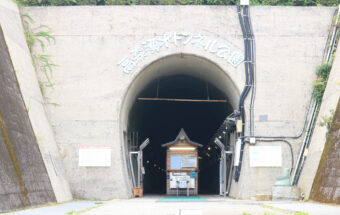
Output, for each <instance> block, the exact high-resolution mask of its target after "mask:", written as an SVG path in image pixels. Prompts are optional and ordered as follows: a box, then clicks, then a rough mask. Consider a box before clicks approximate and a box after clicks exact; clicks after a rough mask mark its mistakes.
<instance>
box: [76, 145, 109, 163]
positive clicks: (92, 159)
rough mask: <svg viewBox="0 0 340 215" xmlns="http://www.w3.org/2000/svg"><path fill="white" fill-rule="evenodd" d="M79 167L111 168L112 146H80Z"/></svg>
mask: <svg viewBox="0 0 340 215" xmlns="http://www.w3.org/2000/svg"><path fill="white" fill-rule="evenodd" d="M78 165H79V166H89V167H95V166H98V167H108V166H111V146H79V163H78Z"/></svg>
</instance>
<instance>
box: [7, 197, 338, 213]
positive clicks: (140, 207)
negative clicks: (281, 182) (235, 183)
mask: <svg viewBox="0 0 340 215" xmlns="http://www.w3.org/2000/svg"><path fill="white" fill-rule="evenodd" d="M203 197H206V198H207V199H208V201H207V202H156V201H157V199H159V198H160V196H147V197H144V198H136V199H124V200H120V199H116V200H111V201H106V202H103V204H96V203H98V202H94V201H75V202H70V203H66V204H61V205H55V206H47V207H41V208H36V209H29V210H25V211H20V212H15V213H10V214H11V215H50V214H51V215H65V214H67V213H69V214H72V213H70V212H71V211H74V212H79V211H82V212H81V213H79V214H81V215H288V214H294V213H296V212H307V213H308V215H340V205H339V206H332V205H326V204H319V203H312V202H287V201H282V202H277V201H275V202H273V201H271V202H258V201H250V200H234V199H229V198H226V199H225V198H221V197H217V196H216V197H215V196H203ZM84 209H85V210H84ZM86 209H87V210H86ZM74 214H78V213H74ZM299 215H305V214H299Z"/></svg>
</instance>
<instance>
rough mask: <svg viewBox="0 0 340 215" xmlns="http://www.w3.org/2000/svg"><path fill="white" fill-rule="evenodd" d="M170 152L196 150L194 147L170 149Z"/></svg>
mask: <svg viewBox="0 0 340 215" xmlns="http://www.w3.org/2000/svg"><path fill="white" fill-rule="evenodd" d="M170 150H173V151H175V150H195V148H194V147H170Z"/></svg>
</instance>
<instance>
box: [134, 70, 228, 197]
mask: <svg viewBox="0 0 340 215" xmlns="http://www.w3.org/2000/svg"><path fill="white" fill-rule="evenodd" d="M138 97H143V98H157V97H158V98H174V99H202V100H203V99H204V100H205V99H210V100H220V99H221V100H222V99H226V100H227V102H226V103H221V102H218V103H213V102H209V103H208V102H173V101H141V100H138V99H137V100H136V101H135V103H134V105H133V106H132V109H131V112H130V115H129V126H128V128H129V131H136V132H138V136H139V138H138V139H139V141H138V143H139V144H141V142H142V141H143V140H144V139H146V138H150V141H151V143H150V144H149V145H148V146H147V147H146V148H145V149H144V152H143V153H144V154H143V163H144V167H145V175H144V193H145V194H165V192H166V171H165V169H166V149H165V148H163V147H161V144H164V143H167V142H169V141H172V140H174V139H175V138H176V136H177V134H178V132H179V131H180V129H181V128H183V129H184V130H185V131H186V133H187V134H188V136H189V138H190V139H191V140H193V141H195V142H198V143H200V144H202V145H203V147H202V148H200V149H199V169H200V172H199V178H198V181H199V183H198V184H199V187H198V192H199V194H218V193H219V159H220V150H219V149H218V148H217V147H216V146H215V145H212V144H210V145H208V144H209V143H210V140H211V138H212V136H213V135H214V133H215V132H216V130H217V129H218V127H219V126H220V125H221V123H222V122H223V120H224V119H225V118H226V116H227V115H229V114H230V113H231V112H232V111H233V109H232V107H231V105H230V103H229V102H228V98H227V96H226V95H225V94H224V93H223V92H221V91H220V90H218V89H217V88H216V87H214V86H213V85H211V84H209V83H207V82H205V81H204V80H200V79H197V78H194V77H191V76H187V75H173V76H163V77H161V78H159V79H156V80H154V81H152V82H151V83H150V84H148V85H147V86H146V87H145V88H144V89H143V90H142V91H141V92H140V93H139V94H138V95H137V98H138Z"/></svg>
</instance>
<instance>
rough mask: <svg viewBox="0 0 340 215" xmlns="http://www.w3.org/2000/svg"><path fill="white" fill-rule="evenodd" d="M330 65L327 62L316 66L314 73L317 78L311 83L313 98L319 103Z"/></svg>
mask: <svg viewBox="0 0 340 215" xmlns="http://www.w3.org/2000/svg"><path fill="white" fill-rule="evenodd" d="M331 68H332V65H331V64H329V63H326V64H322V65H320V66H318V68H317V71H316V75H317V79H316V81H315V82H314V85H313V92H314V98H315V100H316V101H317V102H318V103H321V100H322V97H323V94H324V92H325V89H326V85H327V80H328V76H329V73H330V71H331Z"/></svg>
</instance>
